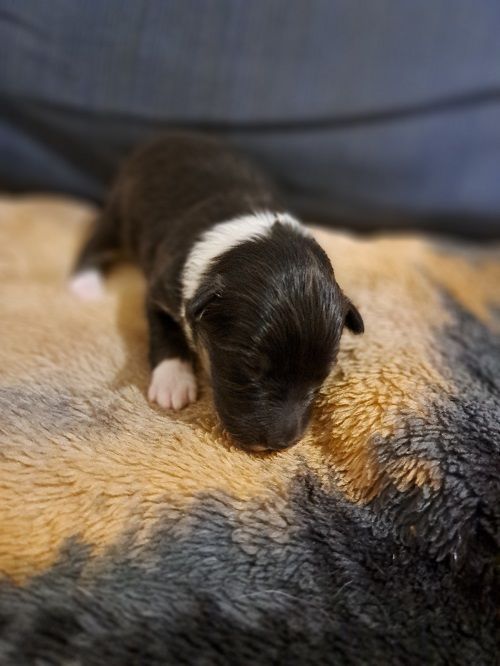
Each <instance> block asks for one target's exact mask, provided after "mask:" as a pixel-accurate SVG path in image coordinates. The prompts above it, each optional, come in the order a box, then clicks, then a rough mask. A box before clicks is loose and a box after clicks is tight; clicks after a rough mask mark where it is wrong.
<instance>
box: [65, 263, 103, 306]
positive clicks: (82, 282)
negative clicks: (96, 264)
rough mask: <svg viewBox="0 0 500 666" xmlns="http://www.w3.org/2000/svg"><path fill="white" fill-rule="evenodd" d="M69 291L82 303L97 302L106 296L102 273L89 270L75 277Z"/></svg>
mask: <svg viewBox="0 0 500 666" xmlns="http://www.w3.org/2000/svg"><path fill="white" fill-rule="evenodd" d="M68 286H69V290H70V291H71V292H72V293H73V294H74V295H75V296H77V297H78V298H79V299H80V300H82V301H97V300H99V299H100V298H102V297H103V296H104V283H103V280H102V275H101V273H100V272H99V271H98V270H97V269H95V268H88V269H86V270H84V271H81V272H80V273H76V274H75V275H73V277H72V278H71V280H70V281H69V285H68Z"/></svg>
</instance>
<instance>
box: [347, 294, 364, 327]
mask: <svg viewBox="0 0 500 666" xmlns="http://www.w3.org/2000/svg"><path fill="white" fill-rule="evenodd" d="M345 325H346V326H347V328H348V329H349V330H350V331H352V332H353V333H354V334H355V335H359V334H360V333H364V331H365V324H364V322H363V317H362V316H361V315H360V314H359V310H358V308H357V307H356V306H355V305H353V304H352V303H351V301H350V300H349V299H347V314H346V317H345Z"/></svg>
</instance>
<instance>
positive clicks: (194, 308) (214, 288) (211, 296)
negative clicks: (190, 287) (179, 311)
mask: <svg viewBox="0 0 500 666" xmlns="http://www.w3.org/2000/svg"><path fill="white" fill-rule="evenodd" d="M223 287H224V285H223V282H222V277H221V276H220V275H216V277H215V279H214V280H212V281H208V280H207V281H205V282H204V283H203V284H202V285H201V286H200V287H198V289H197V290H196V292H195V295H194V296H193V298H191V299H190V300H189V301H188V302H187V303H186V316H187V318H188V320H189V321H191V322H199V321H200V320H201V318H202V317H203V315H204V314H205V311H206V309H207V308H208V307H209V305H210V304H211V303H212V302H213V301H214V300H215V299H216V298H220V297H221V295H222V290H223Z"/></svg>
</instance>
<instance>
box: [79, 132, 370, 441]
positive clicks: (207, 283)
mask: <svg viewBox="0 0 500 666" xmlns="http://www.w3.org/2000/svg"><path fill="white" fill-rule="evenodd" d="M120 255H122V256H128V257H131V258H132V259H134V260H135V261H136V262H137V263H138V264H139V266H140V267H141V268H142V270H143V272H144V274H145V276H146V279H147V282H148V296H147V304H146V308H147V316H148V322H149V330H150V362H151V366H152V369H153V373H152V379H151V385H150V388H149V398H150V400H152V401H156V402H157V403H158V404H159V405H161V406H162V407H164V408H173V409H180V408H182V407H184V406H185V405H186V404H188V403H189V402H192V401H194V400H195V399H196V381H195V377H194V373H193V357H194V355H195V354H198V355H199V356H200V358H201V359H202V361H203V363H204V365H205V367H206V369H207V371H208V373H209V375H210V378H211V382H212V386H213V392H214V400H215V405H216V408H217V412H218V414H219V417H220V419H221V421H222V423H223V425H224V426H225V428H226V429H227V431H228V432H229V433H230V434H231V435H232V436H233V437H234V439H235V440H236V442H237V443H239V444H240V445H241V446H243V447H245V448H249V449H252V450H265V449H280V448H284V447H287V446H290V445H292V444H294V443H296V442H297V441H298V440H299V439H300V437H301V436H302V434H303V432H304V430H305V428H306V426H307V423H308V420H309V414H310V410H311V406H312V403H313V400H314V397H315V394H316V392H317V391H318V389H319V388H320V386H321V384H322V383H323V381H324V379H325V378H326V376H327V375H328V373H329V372H330V370H331V367H332V364H333V363H334V361H335V358H336V354H337V350H338V345H339V340H340V336H341V333H342V329H343V327H344V325H346V326H347V327H348V328H350V329H351V331H353V332H354V333H361V332H362V331H363V321H362V319H361V316H360V314H359V312H358V311H357V310H356V308H355V307H354V306H353V305H352V303H351V302H350V301H349V299H347V298H346V297H345V296H344V294H343V293H342V291H341V289H340V287H339V286H338V284H337V283H336V281H335V278H334V273H333V269H332V266H331V264H330V261H329V260H328V258H327V256H326V254H325V253H324V252H323V250H322V249H321V248H320V246H319V245H318V244H317V243H316V241H315V240H314V239H313V238H312V236H311V235H310V234H309V233H308V231H307V230H306V229H305V228H304V227H303V226H302V225H301V224H300V223H299V222H298V221H297V220H296V219H295V218H294V217H292V216H291V215H289V214H288V213H286V212H285V211H284V209H283V207H282V205H281V204H280V202H279V200H278V198H277V196H276V194H275V193H274V188H273V187H272V186H271V185H270V183H269V182H268V181H267V180H266V179H265V178H264V177H263V176H262V174H261V173H260V172H259V171H258V170H257V169H255V168H254V167H253V166H252V165H250V164H248V163H247V162H246V161H245V160H243V159H242V158H241V157H240V156H238V155H236V154H235V153H234V152H233V151H231V150H230V149H229V148H228V147H226V146H225V145H223V144H221V143H220V142H218V141H216V140H215V139H212V138H210V137H207V136H204V135H200V134H189V133H177V132H175V133H174V132H172V133H170V134H167V135H164V136H162V137H161V138H159V139H157V140H156V141H154V142H153V143H151V144H149V145H147V146H145V147H144V148H142V149H140V150H139V151H137V152H136V153H135V154H134V155H133V156H132V157H131V158H130V160H129V161H128V162H127V163H126V164H125V165H124V167H123V169H122V170H121V172H120V174H119V175H118V178H117V180H116V183H115V185H114V187H113V189H112V191H111V193H110V196H109V200H108V203H107V205H106V207H105V209H104V211H103V213H102V214H101V216H100V217H99V219H98V220H97V222H96V225H95V228H94V232H93V235H92V236H91V237H90V239H89V240H88V242H87V244H86V245H85V247H84V248H83V251H82V253H81V255H80V257H79V260H78V262H77V266H76V269H75V275H74V276H73V279H72V283H71V285H72V288H73V290H74V291H75V292H76V293H78V294H79V295H80V296H81V297H83V298H92V297H95V296H97V295H98V294H99V292H100V290H101V283H100V273H101V272H102V271H103V270H105V269H106V268H107V267H109V265H110V264H111V263H112V262H113V261H115V259H117V258H118V257H119V256H120Z"/></svg>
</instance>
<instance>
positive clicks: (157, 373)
mask: <svg viewBox="0 0 500 666" xmlns="http://www.w3.org/2000/svg"><path fill="white" fill-rule="evenodd" d="M196 392H197V391H196V379H195V376H194V374H193V369H192V367H191V364H190V363H188V362H187V361H181V360H180V359H178V358H169V359H167V360H166V361H162V362H161V363H160V364H159V365H157V366H156V368H155V369H154V370H153V375H152V377H151V383H150V385H149V391H148V399H149V400H150V401H151V402H156V403H158V405H160V407H163V409H174V410H178V409H182V408H183V407H185V406H186V405H189V403H191V402H194V401H195V400H196Z"/></svg>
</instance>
